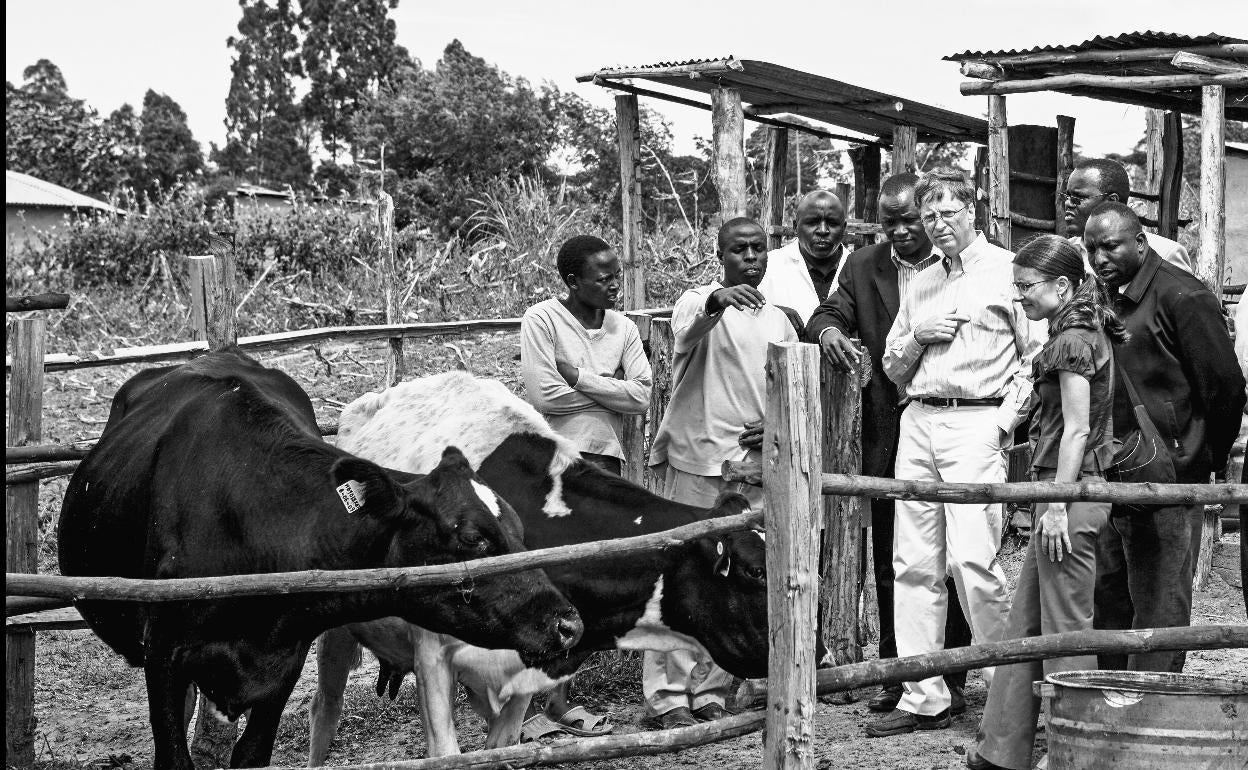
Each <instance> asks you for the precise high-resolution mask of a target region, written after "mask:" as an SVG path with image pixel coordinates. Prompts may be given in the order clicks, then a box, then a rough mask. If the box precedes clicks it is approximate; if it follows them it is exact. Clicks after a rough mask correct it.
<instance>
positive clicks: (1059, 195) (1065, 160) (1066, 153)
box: [1053, 115, 1075, 238]
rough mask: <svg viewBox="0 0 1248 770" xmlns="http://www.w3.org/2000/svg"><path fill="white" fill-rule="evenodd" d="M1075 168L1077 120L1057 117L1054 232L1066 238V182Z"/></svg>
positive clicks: (1061, 116) (1065, 116)
mask: <svg viewBox="0 0 1248 770" xmlns="http://www.w3.org/2000/svg"><path fill="white" fill-rule="evenodd" d="M1074 168H1075V119H1074V118H1072V117H1070V116H1069V115H1058V116H1057V169H1056V171H1057V173H1055V174H1054V176H1055V177H1056V178H1057V188H1056V190H1055V191H1054V197H1053V232H1054V233H1056V234H1058V235H1060V236H1062V237H1063V238H1065V237H1066V217H1065V216H1063V215H1064V214H1065V213H1066V181H1067V180H1068V179H1070V172H1072V171H1073V170H1074Z"/></svg>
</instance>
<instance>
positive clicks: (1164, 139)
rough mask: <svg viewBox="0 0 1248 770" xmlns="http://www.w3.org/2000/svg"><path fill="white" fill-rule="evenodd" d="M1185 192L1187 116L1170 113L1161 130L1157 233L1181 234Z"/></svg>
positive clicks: (1175, 235) (1173, 237)
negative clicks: (1181, 211) (1182, 205)
mask: <svg viewBox="0 0 1248 770" xmlns="http://www.w3.org/2000/svg"><path fill="white" fill-rule="evenodd" d="M1182 191H1183V116H1182V115H1180V114H1179V113H1178V112H1177V111H1175V110H1171V111H1170V112H1167V113H1166V117H1165V120H1164V121H1163V129H1162V132H1161V188H1160V190H1159V192H1158V194H1159V195H1160V196H1161V207H1160V211H1159V212H1158V217H1157V233H1158V235H1163V236H1165V237H1166V238H1169V239H1170V240H1174V239H1176V238H1178V237H1179V201H1180V199H1181V198H1182Z"/></svg>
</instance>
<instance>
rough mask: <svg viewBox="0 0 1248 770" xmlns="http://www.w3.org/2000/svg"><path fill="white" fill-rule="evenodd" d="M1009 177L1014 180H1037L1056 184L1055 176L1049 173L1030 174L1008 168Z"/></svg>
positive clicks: (1042, 182)
mask: <svg viewBox="0 0 1248 770" xmlns="http://www.w3.org/2000/svg"><path fill="white" fill-rule="evenodd" d="M1010 179H1012V180H1014V181H1015V182H1038V183H1040V184H1057V177H1056V176H1051V175H1049V174H1031V173H1028V172H1026V171H1019V170H1018V169H1010Z"/></svg>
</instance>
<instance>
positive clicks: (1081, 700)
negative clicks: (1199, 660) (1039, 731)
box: [1036, 671, 1248, 770]
mask: <svg viewBox="0 0 1248 770" xmlns="http://www.w3.org/2000/svg"><path fill="white" fill-rule="evenodd" d="M1036 690H1037V691H1038V692H1039V694H1040V695H1041V696H1043V697H1044V700H1045V707H1046V708H1045V710H1046V712H1047V714H1048V721H1047V725H1048V727H1047V731H1048V768H1049V770H1075V769H1076V768H1078V769H1080V770H1083V769H1084V768H1086V769H1087V770H1094V769H1096V770H1099V769H1100V768H1114V769H1115V770H1137V769H1138V770H1145V769H1147V770H1172V769H1177V768H1202V769H1204V770H1214V769H1216V770H1223V768H1225V770H1244V768H1246V767H1248V679H1235V678H1232V677H1219V678H1215V677H1210V676H1198V675H1195V674H1170V673H1157V672H1151V671H1065V672H1061V673H1056V674H1049V675H1048V676H1047V677H1045V681H1044V682H1037V683H1036Z"/></svg>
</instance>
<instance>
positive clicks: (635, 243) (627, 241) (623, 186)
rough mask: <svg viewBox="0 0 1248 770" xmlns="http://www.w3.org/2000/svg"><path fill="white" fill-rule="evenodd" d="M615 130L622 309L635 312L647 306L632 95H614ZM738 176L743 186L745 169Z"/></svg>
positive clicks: (638, 144) (637, 118)
mask: <svg viewBox="0 0 1248 770" xmlns="http://www.w3.org/2000/svg"><path fill="white" fill-rule="evenodd" d="M615 129H616V135H617V137H618V139H619V149H620V211H621V212H622V214H623V221H622V222H621V225H620V230H621V232H622V233H623V241H622V242H621V246H620V268H621V269H622V270H623V271H624V296H623V305H622V307H623V309H624V310H637V309H638V308H642V307H645V305H646V277H645V269H644V266H643V265H642V262H641V173H640V169H641V114H640V112H639V110H638V107H637V97H636V96H634V95H633V94H617V95H616V97H615ZM741 173H742V183H743V184H744V174H745V167H744V165H743V166H742V171H741ZM694 195H695V196H696V195H697V190H694ZM694 226H695V227H697V225H696V224H695V225H694Z"/></svg>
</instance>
